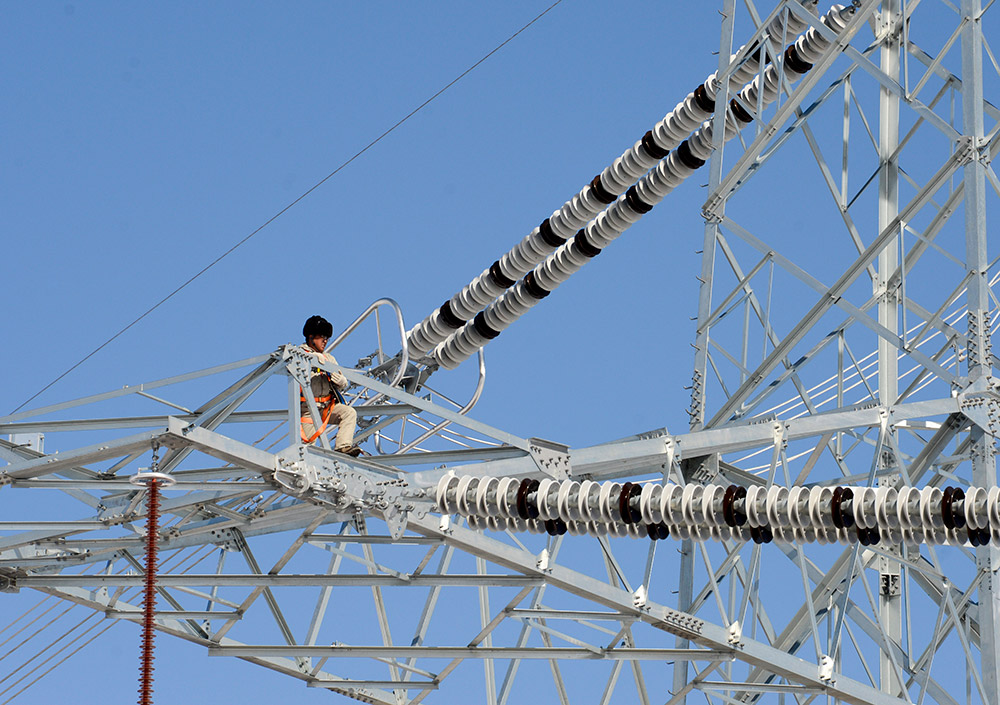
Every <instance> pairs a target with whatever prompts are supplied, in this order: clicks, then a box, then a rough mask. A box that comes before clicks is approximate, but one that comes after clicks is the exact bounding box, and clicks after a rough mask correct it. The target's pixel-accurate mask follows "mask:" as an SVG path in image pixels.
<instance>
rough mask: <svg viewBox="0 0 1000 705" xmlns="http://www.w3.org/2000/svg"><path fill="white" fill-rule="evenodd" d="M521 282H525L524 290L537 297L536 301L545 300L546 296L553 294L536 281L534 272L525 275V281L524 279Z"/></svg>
mask: <svg viewBox="0 0 1000 705" xmlns="http://www.w3.org/2000/svg"><path fill="white" fill-rule="evenodd" d="M521 281H523V282H524V290H525V291H527V292H528V294H530V295H531V296H533V297H535V298H536V299H539V300H541V299H544V298H545V297H546V296H548V295H549V294H551V293H552V292H551V291H549V290H548V289H543V288H542V285H541V284H539V283H538V281H537V280H536V279H535V273H534V272H533V271H531V272H528V273H527V274H525V275H524V279H522V280H521Z"/></svg>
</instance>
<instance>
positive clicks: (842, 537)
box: [837, 529, 857, 546]
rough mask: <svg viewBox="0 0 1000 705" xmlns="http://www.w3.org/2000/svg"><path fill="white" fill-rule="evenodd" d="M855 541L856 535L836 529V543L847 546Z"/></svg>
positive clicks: (847, 530) (849, 531) (848, 530)
mask: <svg viewBox="0 0 1000 705" xmlns="http://www.w3.org/2000/svg"><path fill="white" fill-rule="evenodd" d="M856 540H857V535H856V534H855V533H854V532H853V531H851V530H850V529H837V543H839V544H842V545H844V546H847V545H849V544H852V543H854V542H855V541H856Z"/></svg>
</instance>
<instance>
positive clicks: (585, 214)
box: [407, 0, 818, 355]
mask: <svg viewBox="0 0 1000 705" xmlns="http://www.w3.org/2000/svg"><path fill="white" fill-rule="evenodd" d="M817 1H818V0H801V3H802V5H803V6H805V7H806V8H807V9H809V10H810V11H812V12H814V11H815V7H816V4H817ZM805 27H806V23H805V22H803V21H802V20H801V19H799V18H798V16H796V15H794V14H790V15H788V18H787V24H786V23H785V22H784V21H783V18H782V17H780V16H779V17H776V18H775V19H774V21H773V22H772V23H771V24H770V25H769V26H768V27H767V29H766V31H765V35H764V40H765V41H766V40H768V39H770V40H777V41H781V38H782V36H795V35H796V34H798V33H799V32H801V31H802V30H803V29H804V28H805ZM745 48H746V47H740V48H739V49H738V50H737V51H736V53H734V54H733V55H731V56H730V62H733V61H735V60H736V58H737V56H738V55H739V54H740V53H741V52H743V50H744V49H745ZM760 58H761V50H760V46H759V43H755V44H754V45H752V46H751V47H750V48H749V49H748V52H747V54H746V56H745V57H744V59H743V61H742V62H741V63H740V65H739V66H737V67H736V68H735V69H734V70H733V72H732V73H730V74H729V80H728V85H729V91H728V92H729V94H730V95H732V94H733V93H735V92H736V91H738V90H740V89H741V88H742V87H743V85H744V84H745V83H746V82H747V81H749V80H750V79H751V78H752V77H753V76H754V74H756V73H757V72H758V70H759V69H760ZM720 88H721V86H720V82H719V79H718V72H716V73H713V74H712V75H711V76H709V77H708V78H706V79H705V81H704V82H703V83H700V84H699V85H698V86H697V87H696V88H695V89H694V90H693V91H691V92H690V93H688V94H687V96H685V98H684V100H682V101H681V102H679V103H678V104H677V105H676V106H674V109H673V110H672V111H670V112H669V113H667V115H665V116H664V117H663V119H662V120H660V121H659V122H658V123H656V125H654V126H653V127H652V129H650V130H649V131H648V132H647V133H646V134H645V135H643V137H642V138H641V139H639V140H638V141H637V142H636V143H635V144H633V145H632V147H631V148H630V149H628V150H627V151H626V152H625V153H623V154H622V155H621V156H620V157H618V158H617V159H615V160H614V161H613V162H612V163H611V164H610V165H609V166H608V167H607V168H605V169H604V170H603V171H602V172H601V173H600V174H598V175H597V176H595V177H594V179H593V180H592V181H591V182H590V183H589V184H587V185H586V186H584V187H583V188H582V189H581V190H580V191H579V193H577V194H576V195H575V196H573V197H572V198H571V199H569V200H568V201H566V203H564V204H563V205H562V207H561V208H558V209H557V210H555V211H554V212H553V213H552V215H550V216H549V217H548V218H546V219H545V220H544V221H543V222H542V223H541V224H540V225H539V226H538V227H536V228H535V229H534V230H532V231H531V232H530V233H529V234H528V235H527V236H526V237H525V238H524V239H523V240H521V241H520V242H519V243H518V244H517V245H515V246H514V247H513V248H512V249H511V250H510V251H509V252H507V253H506V254H504V255H503V256H502V257H500V259H498V260H497V261H496V262H494V263H493V264H492V265H491V266H490V267H489V268H487V269H485V270H483V272H482V273H481V274H480V275H479V276H478V277H476V278H475V279H473V280H472V281H471V282H470V283H469V284H467V285H466V286H465V287H464V288H463V289H462V290H461V291H459V292H458V293H457V294H455V295H454V296H453V297H451V298H450V299H449V300H448V301H446V302H445V303H444V304H443V305H442V306H441V307H440V308H439V309H437V310H435V311H434V313H432V314H431V315H430V316H428V317H427V318H425V319H424V320H422V321H421V322H420V323H418V324H417V325H415V326H414V327H413V328H412V329H410V331H409V333H408V334H407V345H408V346H409V349H410V351H411V353H413V354H415V355H425V354H427V353H428V352H430V351H431V349H433V348H434V346H436V345H437V344H438V343H440V342H442V341H444V340H445V339H447V338H448V337H449V336H450V335H451V334H452V333H454V332H455V330H456V329H457V328H460V327H461V326H463V325H464V324H465V323H466V322H468V321H470V320H471V319H472V318H473V317H474V316H475V315H476V314H477V313H478V312H479V311H482V310H483V308H485V307H486V306H487V305H488V304H489V303H490V302H492V301H493V300H494V299H496V297H498V296H500V295H501V294H502V293H503V292H504V291H505V290H507V289H509V288H510V287H512V286H514V285H515V284H516V283H517V282H518V280H520V279H521V277H523V276H524V275H526V274H527V273H528V272H530V271H531V270H532V268H533V267H535V265H537V264H538V263H539V262H541V261H542V260H544V259H545V258H546V257H547V256H548V255H550V254H551V253H552V252H553V251H554V250H555V249H556V248H558V247H559V246H560V245H562V244H563V243H565V242H566V241H567V240H569V239H570V238H572V237H573V235H574V234H575V233H576V232H577V231H578V230H579V229H580V228H582V227H583V226H584V225H586V224H587V222H588V221H589V220H590V219H591V218H593V217H594V216H595V215H597V214H598V213H600V212H601V210H603V209H604V207H605V206H606V205H607V204H609V203H613V202H614V201H615V199H616V198H617V197H618V196H620V195H621V194H622V193H624V192H625V191H626V190H627V189H628V188H629V186H631V185H632V184H634V183H635V182H636V180H637V179H638V178H639V177H641V176H642V175H643V174H645V173H646V172H647V171H648V170H649V169H650V168H652V167H655V166H656V165H657V163H658V162H659V161H660V159H662V158H663V157H664V156H666V154H667V153H668V152H669V151H670V150H672V149H674V148H676V147H677V146H678V145H679V144H680V143H681V142H682V141H683V140H684V139H685V138H686V137H687V136H688V135H689V134H691V131H692V130H695V129H697V128H698V127H699V126H700V125H701V123H702V121H704V120H705V119H706V118H707V117H710V116H711V115H712V113H714V112H715V104H716V97H717V95H718V93H719V92H720ZM480 327H482V325H481V326H480Z"/></svg>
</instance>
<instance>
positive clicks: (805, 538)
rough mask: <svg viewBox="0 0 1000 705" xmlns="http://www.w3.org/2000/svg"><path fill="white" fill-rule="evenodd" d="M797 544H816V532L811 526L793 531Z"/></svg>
mask: <svg viewBox="0 0 1000 705" xmlns="http://www.w3.org/2000/svg"><path fill="white" fill-rule="evenodd" d="M792 531H793V532H794V535H795V541H796V543H814V542H815V541H816V530H815V529H814V528H812V527H811V526H803V527H800V528H795V529H793V530H792Z"/></svg>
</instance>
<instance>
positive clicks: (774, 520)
mask: <svg viewBox="0 0 1000 705" xmlns="http://www.w3.org/2000/svg"><path fill="white" fill-rule="evenodd" d="M766 504H767V523H768V524H770V526H771V528H772V530H777V529H780V528H782V527H785V526H788V520H789V517H788V488H787V487H771V488H770V489H769V490H768V491H767V500H766ZM776 535H777V534H776ZM775 540H777V539H775Z"/></svg>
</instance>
